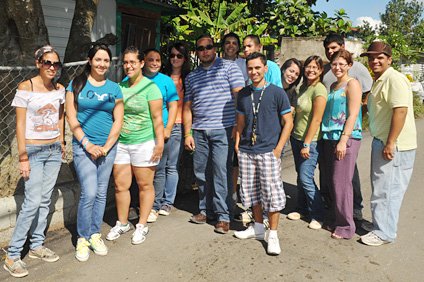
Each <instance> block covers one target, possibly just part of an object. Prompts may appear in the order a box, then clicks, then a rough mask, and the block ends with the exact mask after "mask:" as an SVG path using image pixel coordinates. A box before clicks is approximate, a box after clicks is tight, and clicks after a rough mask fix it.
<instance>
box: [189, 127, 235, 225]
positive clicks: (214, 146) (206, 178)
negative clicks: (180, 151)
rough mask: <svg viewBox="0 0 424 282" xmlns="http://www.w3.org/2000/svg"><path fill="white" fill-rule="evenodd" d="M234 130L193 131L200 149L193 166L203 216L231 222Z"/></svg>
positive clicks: (197, 146) (195, 153)
mask: <svg viewBox="0 0 424 282" xmlns="http://www.w3.org/2000/svg"><path fill="white" fill-rule="evenodd" d="M232 130H233V127H227V128H223V129H212V130H193V138H194V143H195V147H196V150H195V152H194V155H193V167H194V175H195V176H196V180H197V185H198V187H199V209H200V213H202V214H204V215H206V216H207V217H209V218H214V217H215V216H217V217H218V221H226V222H230V218H231V216H232V214H230V213H232V206H233V199H232V195H233V180H232V174H233V164H232V156H233V152H234V142H233V140H232V139H231V132H232Z"/></svg>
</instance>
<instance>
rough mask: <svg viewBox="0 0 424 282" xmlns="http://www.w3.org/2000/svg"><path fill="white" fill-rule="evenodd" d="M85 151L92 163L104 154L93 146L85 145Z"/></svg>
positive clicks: (100, 148) (98, 147) (99, 148)
mask: <svg viewBox="0 0 424 282" xmlns="http://www.w3.org/2000/svg"><path fill="white" fill-rule="evenodd" d="M86 151H87V152H88V153H90V154H91V160H92V161H93V162H94V161H95V160H97V159H98V158H99V157H101V156H104V154H105V152H103V149H102V147H100V146H97V145H94V144H91V143H89V144H87V147H86Z"/></svg>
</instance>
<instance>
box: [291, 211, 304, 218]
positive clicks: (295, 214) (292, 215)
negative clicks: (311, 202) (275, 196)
mask: <svg viewBox="0 0 424 282" xmlns="http://www.w3.org/2000/svg"><path fill="white" fill-rule="evenodd" d="M303 217H304V215H302V214H300V213H298V212H291V213H289V214H288V215H287V218H288V219H291V220H299V219H301V218H303Z"/></svg>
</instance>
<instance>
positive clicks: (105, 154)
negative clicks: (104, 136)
mask: <svg viewBox="0 0 424 282" xmlns="http://www.w3.org/2000/svg"><path fill="white" fill-rule="evenodd" d="M102 150H103V152H105V153H104V156H105V157H106V156H107V152H106V150H105V148H103V147H102Z"/></svg>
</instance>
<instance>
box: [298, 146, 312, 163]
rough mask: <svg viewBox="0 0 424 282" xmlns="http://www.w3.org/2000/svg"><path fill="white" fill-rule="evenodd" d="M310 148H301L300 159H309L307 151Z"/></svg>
mask: <svg viewBox="0 0 424 282" xmlns="http://www.w3.org/2000/svg"><path fill="white" fill-rule="evenodd" d="M310 149H311V148H310V147H304V148H302V150H300V155H301V156H302V158H304V159H305V160H307V159H309V157H310V156H311V155H310V154H309V150H310Z"/></svg>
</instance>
